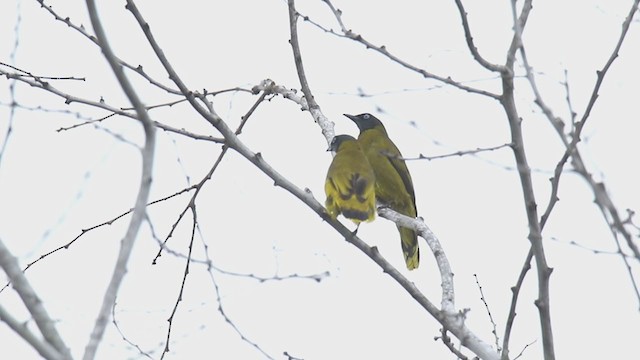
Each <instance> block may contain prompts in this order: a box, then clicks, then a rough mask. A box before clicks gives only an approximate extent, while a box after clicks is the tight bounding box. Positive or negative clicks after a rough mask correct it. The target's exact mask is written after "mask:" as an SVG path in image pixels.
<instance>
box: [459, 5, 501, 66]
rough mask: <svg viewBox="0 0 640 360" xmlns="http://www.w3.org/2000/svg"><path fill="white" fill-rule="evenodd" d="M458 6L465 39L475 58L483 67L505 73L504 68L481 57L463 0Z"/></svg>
mask: <svg viewBox="0 0 640 360" xmlns="http://www.w3.org/2000/svg"><path fill="white" fill-rule="evenodd" d="M455 2H456V6H457V7H458V12H459V13H460V19H461V20H462V28H463V29H464V38H465V39H466V41H467V47H468V48H469V50H470V51H471V54H472V55H473V58H474V59H475V60H476V61H477V62H478V64H480V65H482V66H483V67H484V68H485V69H487V70H489V71H493V72H503V71H504V67H503V66H500V65H497V64H492V63H490V62H489V61H487V60H486V59H485V58H483V57H482V55H480V52H479V51H478V48H477V47H476V44H475V43H474V42H473V36H472V35H471V28H470V27H469V20H468V19H467V16H468V14H467V11H466V10H465V9H464V6H463V5H462V0H455Z"/></svg>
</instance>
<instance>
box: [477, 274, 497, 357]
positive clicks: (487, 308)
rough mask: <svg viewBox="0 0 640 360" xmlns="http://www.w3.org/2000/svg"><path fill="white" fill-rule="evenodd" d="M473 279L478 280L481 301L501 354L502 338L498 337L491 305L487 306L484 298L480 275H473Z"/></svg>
mask: <svg viewBox="0 0 640 360" xmlns="http://www.w3.org/2000/svg"><path fill="white" fill-rule="evenodd" d="M473 277H474V278H475V279H476V285H478V291H480V300H482V303H483V304H484V308H485V309H486V310H487V315H489V321H490V322H491V326H493V330H492V331H491V333H493V336H494V337H495V339H496V349H497V350H498V352H500V337H499V336H498V330H497V329H496V328H497V326H496V322H495V321H494V320H493V315H491V310H490V309H489V304H487V300H486V299H485V298H484V292H483V291H482V285H480V280H478V275H477V274H473Z"/></svg>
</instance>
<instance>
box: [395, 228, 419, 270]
mask: <svg viewBox="0 0 640 360" xmlns="http://www.w3.org/2000/svg"><path fill="white" fill-rule="evenodd" d="M398 231H399V232H400V241H401V243H402V254H403V255H404V261H405V262H406V263H407V269H409V270H413V269H416V268H418V265H419V264H420V248H419V247H418V235H417V234H416V232H415V231H413V230H411V229H408V228H405V227H400V226H398Z"/></svg>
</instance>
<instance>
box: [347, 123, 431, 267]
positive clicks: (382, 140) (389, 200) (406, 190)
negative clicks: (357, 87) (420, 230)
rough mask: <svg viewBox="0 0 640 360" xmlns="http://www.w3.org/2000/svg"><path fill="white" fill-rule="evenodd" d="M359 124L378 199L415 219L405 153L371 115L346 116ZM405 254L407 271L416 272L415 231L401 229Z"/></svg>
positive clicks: (416, 249) (418, 254)
mask: <svg viewBox="0 0 640 360" xmlns="http://www.w3.org/2000/svg"><path fill="white" fill-rule="evenodd" d="M344 116H346V117H348V118H349V119H351V120H352V121H353V122H355V123H356V125H358V128H359V129H360V135H359V136H358V143H359V144H360V147H361V148H362V151H363V152H364V154H365V156H366V157H367V160H369V164H371V167H372V168H373V172H374V173H375V177H376V186H375V188H376V198H377V199H378V201H379V202H380V203H381V204H383V205H386V206H388V207H390V208H391V209H393V210H395V211H397V212H398V213H400V214H403V215H407V216H410V217H413V218H415V217H416V216H417V210H416V196H415V193H414V190H413V182H412V181H411V175H410V174H409V169H407V165H406V164H405V162H404V160H403V159H402V154H401V153H400V150H398V148H397V147H396V145H395V144H394V143H393V141H391V139H389V136H388V135H387V130H386V129H385V128H384V126H383V125H382V122H380V120H378V119H377V118H376V117H375V116H373V115H371V114H360V115H347V114H344ZM398 231H399V232H400V240H401V244H402V253H403V255H404V260H405V262H406V264H407V269H409V270H413V269H415V268H417V267H418V265H419V263H420V249H419V247H418V237H417V235H416V233H415V231H413V230H411V229H408V228H404V227H400V226H398Z"/></svg>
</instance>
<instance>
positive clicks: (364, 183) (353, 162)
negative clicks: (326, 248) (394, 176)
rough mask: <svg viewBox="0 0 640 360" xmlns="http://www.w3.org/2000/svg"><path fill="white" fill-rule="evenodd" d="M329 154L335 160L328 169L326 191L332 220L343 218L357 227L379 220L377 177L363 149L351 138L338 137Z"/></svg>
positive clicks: (327, 205)
mask: <svg viewBox="0 0 640 360" xmlns="http://www.w3.org/2000/svg"><path fill="white" fill-rule="evenodd" d="M327 151H335V152H336V156H335V157H334V158H333V162H331V165H330V166H329V171H328V172H327V179H326V181H325V183H324V191H325V193H326V194H327V200H326V201H325V205H326V207H327V211H328V212H329V215H330V216H331V217H332V218H334V219H335V218H336V217H337V216H338V215H340V214H342V215H343V216H344V217H346V218H348V219H351V221H353V222H354V223H356V225H359V224H360V222H362V221H371V220H373V219H374V218H375V216H376V195H375V188H374V184H375V175H374V173H373V169H372V168H371V165H369V162H368V161H367V158H366V157H365V156H364V153H363V152H362V149H360V145H358V142H357V141H356V139H355V138H353V137H352V136H349V135H337V136H335V137H334V138H333V140H332V141H331V145H329V149H327Z"/></svg>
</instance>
